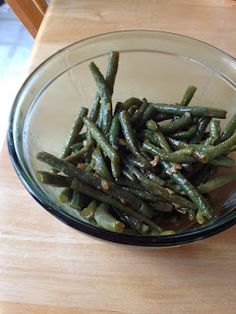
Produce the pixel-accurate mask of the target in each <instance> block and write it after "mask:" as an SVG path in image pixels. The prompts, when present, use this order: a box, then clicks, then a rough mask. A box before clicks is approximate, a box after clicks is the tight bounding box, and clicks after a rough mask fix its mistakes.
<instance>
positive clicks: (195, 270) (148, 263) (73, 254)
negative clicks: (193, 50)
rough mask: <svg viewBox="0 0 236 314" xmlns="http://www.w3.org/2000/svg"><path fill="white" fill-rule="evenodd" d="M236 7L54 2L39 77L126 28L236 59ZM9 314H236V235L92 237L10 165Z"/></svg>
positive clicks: (0, 293)
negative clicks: (203, 44)
mask: <svg viewBox="0 0 236 314" xmlns="http://www.w3.org/2000/svg"><path fill="white" fill-rule="evenodd" d="M235 21H236V8H235V2H234V1H220V0H216V1H213V0H206V1H203V0H202V1H201V0H198V1H197V0H195V1H183V0H182V1H181V0H177V1H172V0H170V1H164V0H163V1H136V0H132V1H131V0H125V1H124V0H122V1H116V0H112V1H106V0H100V1H98V0H97V1H94V0H89V1H88V0H87V1H76V0H67V1H63V0H54V1H52V2H51V4H50V6H49V8H48V10H47V12H46V16H45V19H44V20H43V22H42V24H41V27H40V30H39V33H38V36H37V39H36V43H35V45H34V50H33V54H32V59H31V69H33V68H35V67H36V66H37V65H38V64H39V63H40V62H41V61H43V60H44V59H45V58H46V57H48V56H49V55H50V54H51V53H53V52H55V51H56V50H58V49H59V48H62V47H64V46H66V45H68V44H69V43H72V42H74V41H76V40H79V39H82V38H85V37H88V36H91V35H94V34H97V33H102V32H105V31H113V30H119V29H134V28H145V29H162V30H167V31H175V32H178V33H182V34H185V35H190V36H193V37H195V38H199V39H201V40H204V41H207V42H209V43H211V44H214V45H216V46H218V47H219V48H221V49H223V50H225V51H226V52H228V53H230V54H232V55H234V56H236V41H235V36H236V23H235ZM0 169H1V171H0V220H1V225H0V231H1V233H0V234H1V240H0V313H1V314H5V313H7V314H13V313H14V314H15V313H17V314H28V313H36V314H39V313H43V314H45V313H46V314H47V313H48V314H54V313H57V314H59V313H62V314H64V313H67V314H72V313H73V314H74V313H79V314H84V313H86V314H95V313H96V314H100V313H104V314H108V313H113V314H118V313H119V314H128V313H135V314H139V313H140V314H146V313H150V314H152V313H153V314H158V313H162V314H163V313H164V314H177V313H204V314H205V313H209V314H212V313H227V314H229V313H232V314H234V313H235V312H236V269H235V261H236V228H235V227H233V228H230V229H229V230H227V231H225V232H224V233H221V234H219V235H217V236H214V237H212V238H210V239H207V240H204V241H200V242H198V243H195V244H192V245H188V246H185V247H179V248H173V249H155V248H138V247H130V246H124V245H115V244H112V243H106V242H102V241H98V240H96V239H93V238H90V237H88V236H86V235H84V234H82V233H80V232H77V231H75V230H73V229H72V228H70V227H68V226H66V225H64V224H63V223H61V222H60V221H58V220H57V219H55V218H54V217H53V216H52V215H50V214H49V213H47V212H46V211H45V210H43V209H42V208H41V207H40V206H39V205H38V204H37V203H36V202H35V201H34V200H33V198H32V197H31V196H30V195H29V194H28V193H27V192H26V190H25V189H24V188H23V186H22V184H21V183H20V181H19V179H18V178H17V176H16V174H15V172H14V170H13V168H12V166H11V163H10V161H9V158H8V155H7V150H6V146H5V147H4V149H3V151H2V153H1V156H0Z"/></svg>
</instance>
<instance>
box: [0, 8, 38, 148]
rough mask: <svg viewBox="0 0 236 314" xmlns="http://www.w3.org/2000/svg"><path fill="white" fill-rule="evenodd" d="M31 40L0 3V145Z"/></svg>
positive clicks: (29, 49)
mask: <svg viewBox="0 0 236 314" xmlns="http://www.w3.org/2000/svg"><path fill="white" fill-rule="evenodd" d="M32 44H33V38H32V37H31V35H30V34H29V33H28V32H27V30H26V29H25V28H24V26H23V25H22V24H21V23H20V22H19V20H18V19H17V17H16V16H15V15H14V13H13V12H12V11H11V9H10V8H9V7H8V5H6V4H4V5H3V6H1V7H0V146H2V144H3V142H4V139H5V136H6V130H7V125H8V116H9V112H10V109H11V105H12V103H13V101H14V97H15V95H16V93H17V91H18V89H19V87H20V85H21V84H22V83H23V81H24V79H25V77H26V74H27V64H28V58H29V55H30V51H31V48H32Z"/></svg>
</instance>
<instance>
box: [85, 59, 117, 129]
mask: <svg viewBox="0 0 236 314" xmlns="http://www.w3.org/2000/svg"><path fill="white" fill-rule="evenodd" d="M89 68H90V70H91V73H92V75H93V77H94V80H95V82H96V85H97V88H98V93H99V95H100V97H101V101H102V107H101V110H100V111H101V112H102V114H103V117H102V132H103V133H104V134H107V133H108V131H109V129H110V126H111V118H112V102H111V93H110V90H109V88H108V86H107V83H106V81H105V79H104V77H103V75H102V74H101V72H100V70H99V69H98V67H97V66H96V65H95V63H94V62H91V63H90V65H89Z"/></svg>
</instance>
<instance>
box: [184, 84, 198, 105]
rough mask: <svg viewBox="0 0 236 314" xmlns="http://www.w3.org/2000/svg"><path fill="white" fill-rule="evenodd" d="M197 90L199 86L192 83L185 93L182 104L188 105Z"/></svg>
mask: <svg viewBox="0 0 236 314" xmlns="http://www.w3.org/2000/svg"><path fill="white" fill-rule="evenodd" d="M196 90H197V87H195V86H192V85H190V86H189V87H188V88H187V90H186V91H185V93H184V96H183V99H182V100H181V102H180V105H181V106H188V104H189V103H190V101H191V100H192V98H193V96H194V94H195V92H196Z"/></svg>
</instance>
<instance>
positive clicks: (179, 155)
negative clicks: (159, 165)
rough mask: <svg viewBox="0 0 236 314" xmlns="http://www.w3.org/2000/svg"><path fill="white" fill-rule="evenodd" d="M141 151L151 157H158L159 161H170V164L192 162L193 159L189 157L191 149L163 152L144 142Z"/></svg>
mask: <svg viewBox="0 0 236 314" xmlns="http://www.w3.org/2000/svg"><path fill="white" fill-rule="evenodd" d="M143 149H144V150H145V151H146V152H148V153H150V154H151V155H152V156H158V157H160V159H161V160H164V161H170V162H176V163H181V162H194V161H195V159H194V158H193V157H191V155H192V153H193V148H191V147H190V148H183V149H181V150H177V151H176V152H173V153H168V152H165V151H164V150H162V149H160V148H158V147H157V146H155V145H153V144H151V143H150V142H149V141H144V143H143Z"/></svg>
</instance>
